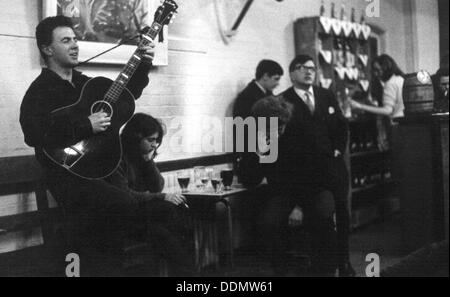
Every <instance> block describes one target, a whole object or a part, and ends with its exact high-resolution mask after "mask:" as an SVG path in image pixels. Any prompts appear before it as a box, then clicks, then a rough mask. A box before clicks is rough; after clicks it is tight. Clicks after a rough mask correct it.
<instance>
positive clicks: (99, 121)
mask: <svg viewBox="0 0 450 297" xmlns="http://www.w3.org/2000/svg"><path fill="white" fill-rule="evenodd" d="M88 119H89V121H91V125H92V132H94V134H97V133H99V132H103V131H106V129H108V127H109V126H110V125H111V117H108V115H107V114H106V113H105V112H103V111H100V112H96V113H93V114H91V115H90V116H89V117H88Z"/></svg>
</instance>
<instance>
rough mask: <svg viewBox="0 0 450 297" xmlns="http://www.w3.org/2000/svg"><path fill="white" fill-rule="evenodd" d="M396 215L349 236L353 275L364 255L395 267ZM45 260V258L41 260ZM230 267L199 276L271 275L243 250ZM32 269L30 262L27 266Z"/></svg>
mask: <svg viewBox="0 0 450 297" xmlns="http://www.w3.org/2000/svg"><path fill="white" fill-rule="evenodd" d="M399 226H400V224H399V218H398V216H392V217H390V218H389V219H386V220H385V221H383V222H377V223H375V224H373V225H369V226H366V227H364V228H362V229H359V230H355V231H354V232H353V233H352V235H351V240H350V248H351V262H352V264H353V267H354V268H355V270H356V273H357V276H359V277H364V276H365V270H366V266H367V264H368V263H367V262H366V255H367V254H370V253H377V254H378V255H379V256H380V265H381V270H382V269H384V268H386V267H389V266H391V265H394V264H396V263H397V262H399V261H400V259H401V258H402V257H404V256H405V254H404V253H403V252H402V248H401V236H400V235H401V233H400V231H401V230H400V227H399ZM42 260H45V259H42ZM302 261H304V259H297V261H296V262H293V263H292V265H290V267H287V269H288V273H287V276H300V275H299V274H298V273H297V272H296V270H297V268H298V265H299V263H300V265H301V262H302ZM234 264H235V265H234V267H233V268H230V266H229V265H226V263H222V264H221V265H219V267H218V268H217V267H216V268H214V267H211V268H206V269H204V271H202V272H201V273H200V274H199V276H205V277H225V276H233V277H270V276H273V272H272V270H271V268H270V265H269V262H268V259H267V257H264V256H262V255H258V254H255V253H249V252H245V251H237V252H236V255H235V262H234ZM28 267H30V268H31V267H33V266H32V265H31V263H30V266H28ZM13 276H62V275H61V273H60V272H55V271H39V269H36V268H35V269H28V270H26V269H25V270H22V271H20V272H16V273H15V274H14V275H13Z"/></svg>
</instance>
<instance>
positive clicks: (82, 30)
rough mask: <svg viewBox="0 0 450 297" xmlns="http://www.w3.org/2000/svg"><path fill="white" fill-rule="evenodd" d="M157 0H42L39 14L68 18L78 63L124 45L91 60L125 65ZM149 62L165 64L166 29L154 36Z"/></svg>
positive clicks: (149, 19) (154, 9)
mask: <svg viewBox="0 0 450 297" xmlns="http://www.w3.org/2000/svg"><path fill="white" fill-rule="evenodd" d="M159 5H160V0H43V17H48V16H54V15H65V16H67V17H70V18H72V20H73V22H74V29H75V33H76V35H77V37H78V40H79V42H78V43H79V47H80V57H79V58H80V62H82V61H84V60H86V59H89V58H91V57H93V56H95V55H97V54H99V53H101V52H103V51H105V50H107V49H109V48H111V47H113V46H114V45H115V44H118V43H120V42H123V43H124V44H123V45H122V46H120V47H118V48H116V49H114V50H112V51H111V52H108V53H106V54H104V55H102V56H100V57H98V58H95V59H94V60H92V63H107V64H125V63H126V62H127V61H128V59H129V58H130V57H131V55H132V54H133V52H134V51H135V49H136V45H137V44H138V40H139V39H138V38H135V37H137V36H138V35H139V31H140V30H141V29H142V28H144V27H146V26H150V25H151V24H152V22H153V16H154V14H155V11H156V9H157V8H158V6H159ZM155 44H156V53H155V59H154V60H153V65H156V66H158V65H167V64H168V28H167V26H164V29H163V33H162V38H156V40H155Z"/></svg>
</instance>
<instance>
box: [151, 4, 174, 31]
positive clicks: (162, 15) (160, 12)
mask: <svg viewBox="0 0 450 297" xmlns="http://www.w3.org/2000/svg"><path fill="white" fill-rule="evenodd" d="M177 9H178V5H177V4H176V3H175V1H173V0H164V2H163V3H162V4H161V5H160V6H159V7H158V9H157V10H156V12H155V18H154V22H156V23H158V24H160V25H162V26H164V25H168V24H169V23H170V21H171V20H172V18H173V16H174V15H175V13H176V12H177Z"/></svg>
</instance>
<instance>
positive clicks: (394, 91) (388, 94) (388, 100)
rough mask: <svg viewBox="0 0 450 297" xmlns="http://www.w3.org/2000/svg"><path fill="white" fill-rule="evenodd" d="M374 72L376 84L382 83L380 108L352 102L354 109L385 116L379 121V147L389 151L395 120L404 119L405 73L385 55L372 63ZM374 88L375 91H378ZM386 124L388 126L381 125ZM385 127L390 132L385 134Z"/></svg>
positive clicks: (377, 95)
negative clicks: (388, 144) (388, 145)
mask: <svg viewBox="0 0 450 297" xmlns="http://www.w3.org/2000/svg"><path fill="white" fill-rule="evenodd" d="M372 72H373V76H374V78H375V83H380V84H381V86H380V88H379V89H380V93H381V94H375V96H376V97H379V98H376V99H379V101H381V102H380V104H379V105H380V106H373V105H367V104H362V103H360V102H357V101H355V100H350V103H351V107H352V108H353V109H359V110H363V111H366V112H369V113H373V114H377V115H380V116H384V117H383V118H379V120H378V133H379V134H378V145H379V147H380V149H382V150H384V149H387V148H388V147H387V143H388V141H393V138H394V136H393V135H392V133H393V132H394V131H392V128H393V127H392V126H393V125H394V123H393V121H392V120H393V119H395V118H399V117H403V116H404V109H405V105H404V104H403V84H404V81H405V80H404V78H403V76H404V73H403V71H402V70H400V68H399V67H398V65H397V63H396V62H395V61H394V59H392V58H391V57H390V56H388V55H386V54H384V55H381V56H378V57H376V58H375V59H374V60H373V62H372ZM376 87H377V86H373V89H377V88H376ZM380 99H381V100H380ZM382 122H384V123H386V125H381V123H382ZM386 126H387V127H386ZM385 127H386V128H387V129H388V131H386V132H385Z"/></svg>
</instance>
